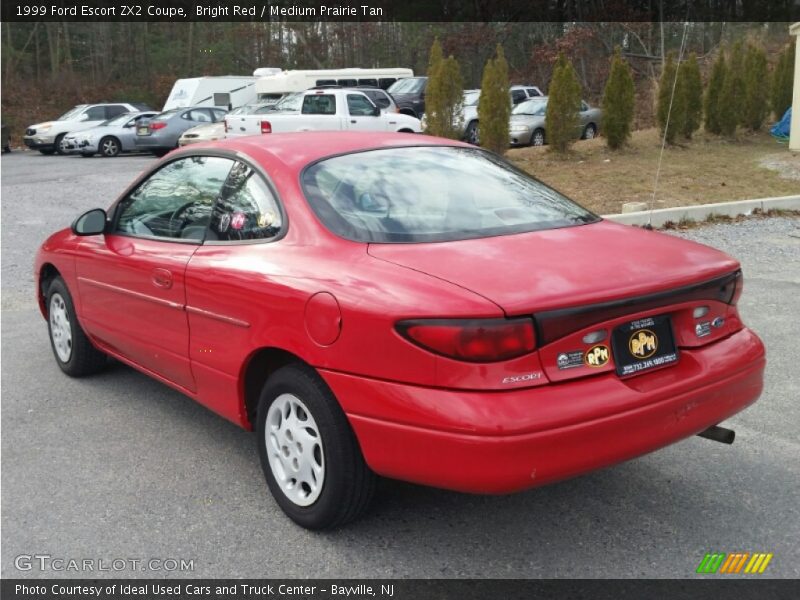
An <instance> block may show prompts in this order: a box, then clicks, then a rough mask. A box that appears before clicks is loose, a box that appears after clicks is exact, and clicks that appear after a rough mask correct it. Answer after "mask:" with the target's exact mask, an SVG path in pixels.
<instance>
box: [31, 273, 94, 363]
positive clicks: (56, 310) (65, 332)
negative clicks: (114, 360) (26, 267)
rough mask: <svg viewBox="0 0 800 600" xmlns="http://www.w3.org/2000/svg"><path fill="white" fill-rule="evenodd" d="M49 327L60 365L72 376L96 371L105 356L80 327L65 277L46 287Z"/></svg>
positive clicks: (54, 351) (54, 352)
mask: <svg viewBox="0 0 800 600" xmlns="http://www.w3.org/2000/svg"><path fill="white" fill-rule="evenodd" d="M46 301H47V329H48V332H49V333H50V345H51V347H52V348H53V355H54V356H55V358H56V363H57V364H58V366H59V368H60V369H61V370H62V371H64V373H66V374H67V375H69V376H71V377H82V376H84V375H91V374H92V373H97V372H98V371H100V370H101V369H102V368H103V367H105V365H106V355H105V354H103V353H102V352H100V351H99V350H98V349H97V348H95V347H94V346H93V345H92V343H91V342H90V341H89V338H88V337H87V336H86V334H85V333H84V331H83V329H81V325H80V323H78V318H77V316H76V315H75V306H74V305H73V303H72V296H71V295H70V293H69V290H68V289H67V286H66V284H65V283H64V280H63V279H61V278H60V277H57V278H55V279H54V280H53V281H52V282H51V283H50V286H49V287H48V289H47V296H46Z"/></svg>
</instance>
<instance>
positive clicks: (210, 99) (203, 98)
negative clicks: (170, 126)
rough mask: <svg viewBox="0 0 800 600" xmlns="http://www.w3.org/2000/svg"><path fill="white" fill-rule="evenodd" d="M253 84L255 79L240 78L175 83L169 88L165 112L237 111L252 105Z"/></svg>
mask: <svg viewBox="0 0 800 600" xmlns="http://www.w3.org/2000/svg"><path fill="white" fill-rule="evenodd" d="M256 80H257V78H256V77H249V76H243V75H223V76H220V77H192V78H190V79H178V80H177V81H176V82H175V85H173V86H172V91H171V92H170V93H169V97H168V98H167V102H166V103H165V104H164V110H165V111H167V110H172V109H173V108H185V107H187V106H217V107H219V108H223V109H225V110H228V109H231V108H239V107H240V106H243V105H245V104H250V103H251V102H255V99H256V87H255V86H256Z"/></svg>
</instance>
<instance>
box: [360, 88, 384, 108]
mask: <svg viewBox="0 0 800 600" xmlns="http://www.w3.org/2000/svg"><path fill="white" fill-rule="evenodd" d="M364 93H365V94H366V95H367V96H369V98H370V100H372V101H373V102H374V103H375V105H376V106H380V107H381V108H389V106H391V104H390V102H389V99H388V98H387V97H386V94H384V93H383V92H377V91H376V92H364Z"/></svg>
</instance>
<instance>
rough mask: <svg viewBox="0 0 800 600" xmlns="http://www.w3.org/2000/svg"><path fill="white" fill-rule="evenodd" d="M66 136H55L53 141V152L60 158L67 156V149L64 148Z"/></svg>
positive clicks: (63, 134)
mask: <svg viewBox="0 0 800 600" xmlns="http://www.w3.org/2000/svg"><path fill="white" fill-rule="evenodd" d="M65 135H67V134H66V133H61V134H59V135H57V136H56V139H55V140H54V141H53V145H54V146H55V150H56V152H57V153H58V154H60V155H61V156H64V155H66V154H67V149H66V148H64V136H65Z"/></svg>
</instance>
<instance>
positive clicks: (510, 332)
mask: <svg viewBox="0 0 800 600" xmlns="http://www.w3.org/2000/svg"><path fill="white" fill-rule="evenodd" d="M397 330H398V331H399V332H400V334H401V335H402V336H403V337H405V338H406V339H408V340H410V341H411V342H414V343H415V344H417V345H418V346H421V347H423V348H425V349H427V350H430V351H431V352H435V353H436V354H441V355H443V356H447V357H448V358H454V359H456V360H463V361H468V362H497V361H501V360H509V359H511V358H516V357H517V356H522V355H523V354H528V353H529V352H532V351H533V350H534V349H535V348H536V334H535V333H534V330H533V321H532V320H531V319H420V320H414V321H401V322H399V323H398V324H397Z"/></svg>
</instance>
